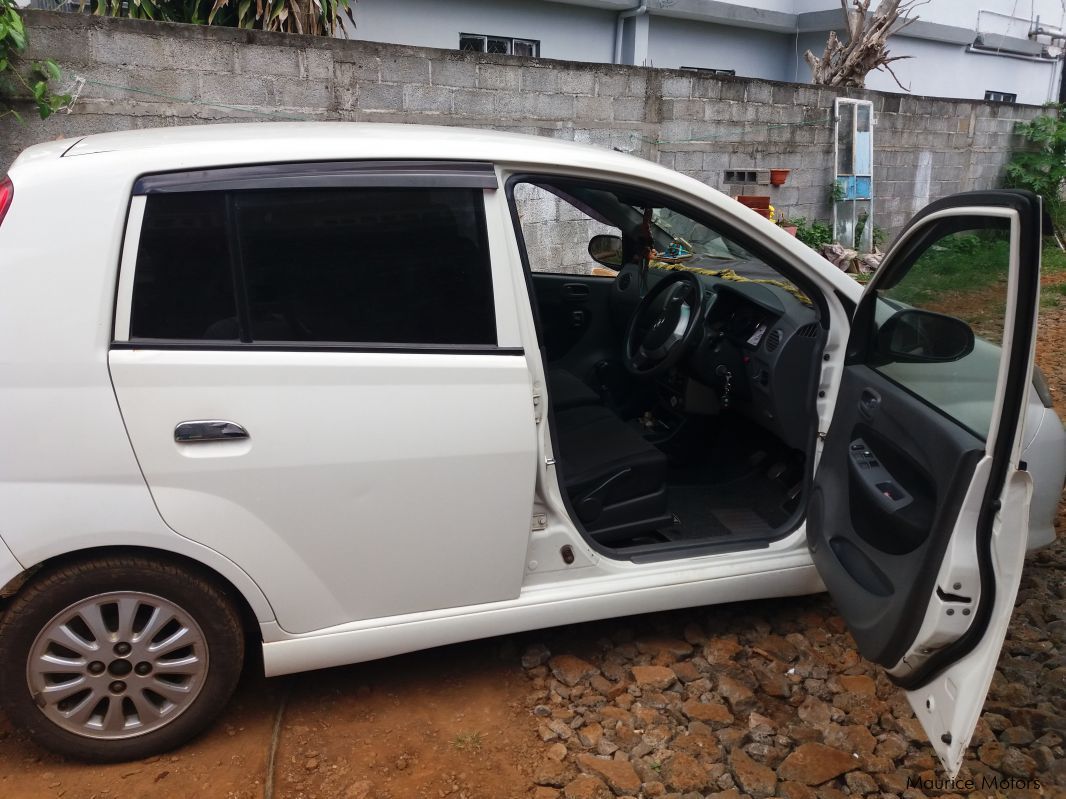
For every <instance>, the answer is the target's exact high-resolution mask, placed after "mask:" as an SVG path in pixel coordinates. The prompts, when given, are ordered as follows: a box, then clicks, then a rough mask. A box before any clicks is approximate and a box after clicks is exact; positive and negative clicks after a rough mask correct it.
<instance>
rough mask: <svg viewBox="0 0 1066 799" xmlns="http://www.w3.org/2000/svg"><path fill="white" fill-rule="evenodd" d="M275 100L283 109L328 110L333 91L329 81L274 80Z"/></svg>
mask: <svg viewBox="0 0 1066 799" xmlns="http://www.w3.org/2000/svg"><path fill="white" fill-rule="evenodd" d="M274 100H275V102H276V103H277V104H278V105H279V106H281V107H282V108H323V109H325V108H328V107H329V106H330V105H332V100H333V90H332V88H331V87H330V84H329V82H328V81H324V80H303V79H301V78H274Z"/></svg>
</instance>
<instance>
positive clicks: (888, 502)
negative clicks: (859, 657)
mask: <svg viewBox="0 0 1066 799" xmlns="http://www.w3.org/2000/svg"><path fill="white" fill-rule="evenodd" d="M871 395H874V396H876V397H877V401H876V403H875V404H873V407H872V408H871V407H870V406H871V403H870V401H869V400H870V396H871ZM944 421H945V420H944V417H943V416H941V415H940V414H939V413H937V412H936V411H935V410H933V409H932V408H930V407H929V406H928V405H926V404H925V403H923V402H922V401H921V400H918V399H917V398H915V397H913V396H911V395H910V394H908V393H906V392H904V391H901V390H900V389H899V387H898V386H896V385H895V384H893V383H892V382H890V381H889V380H888V379H886V378H885V377H883V376H881V375H880V374H878V373H877V372H876V371H875V370H873V369H870V368H867V367H865V366H855V367H848V368H847V369H846V370H845V372H844V375H843V378H842V381H841V386H840V394H839V398H838V405H837V412H836V414H835V416H834V421H833V429H832V430H831V431H830V434H829V436H827V437H826V442H825V448H824V450H823V453H822V465H821V467H820V468H819V472H818V480H817V484H816V487H815V490H814V495H813V496H812V499H811V503H812V505H811V513H810V521H809V524H808V534H807V536H808V544H809V546H810V549H811V553H812V556H813V557H814V560H815V563H816V564H818V565H819V566H820V567H821V568H820V571H821V572H822V576H823V579H824V581H825V583H826V588H828V589H829V591H830V593H831V594H832V595H833V597H834V598H835V599H836V600H837V602H838V603H839V604H840V605H841V607H846V608H847V614H846V618H847V621H848V626H849V628H850V630H851V633H852V635H853V636H854V637H855V642H856V643H857V644H858V646H859V650H860V651H861V652H862V653H863V655H864V656H865V657H866V658H867V659H869V660H872V661H873V662H875V663H878V664H880V665H882V666H885V667H888V668H891V667H893V666H895V665H896V664H897V663H898V662H899V660H900V658H902V657H903V655H904V654H905V653H906V651H907V647H908V645H909V644H910V643H911V642H912V641H913V640H914V637H915V635H916V634H917V632H918V627H920V626H921V623H922V618H923V617H924V615H925V607H926V605H927V604H928V597H929V594H930V593H931V592H932V583H933V581H935V579H936V575H937V571H938V569H939V564H940V560H941V559H942V557H943V554H944V547H945V545H946V542H947V540H948V538H949V537H950V535H951V531H952V530H953V529H954V526H955V521H956V517H957V514H958V509H959V507H960V505H961V503H962V498H963V497H964V496H965V494H966V491H967V489H968V488H969V486H970V482H971V480H972V478H973V473H974V468H975V467H976V464H977V462H978V461H979V460H980V458H981V456H982V455H983V454H984V442H983V441H981V440H980V439H979V438H977V437H976V436H974V435H973V434H972V433H970V432H969V431H967V430H964V429H963V428H961V427H960V426H958V425H956V424H944ZM886 492H888V494H891V495H894V496H888V495H886ZM836 564H839V566H836Z"/></svg>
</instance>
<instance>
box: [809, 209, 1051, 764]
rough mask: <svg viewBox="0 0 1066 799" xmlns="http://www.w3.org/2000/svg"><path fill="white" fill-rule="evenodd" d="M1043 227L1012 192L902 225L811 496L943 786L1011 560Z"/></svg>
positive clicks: (1022, 503)
mask: <svg viewBox="0 0 1066 799" xmlns="http://www.w3.org/2000/svg"><path fill="white" fill-rule="evenodd" d="M1040 225H1041V210H1040V200H1039V198H1038V197H1036V196H1035V195H1033V194H1029V193H1026V192H1017V191H993V192H975V193H968V194H958V195H954V196H952V197H948V198H946V199H944V200H940V201H938V202H935V203H932V204H931V205H929V206H928V207H927V208H925V209H924V210H923V211H922V212H921V213H920V214H919V215H918V216H917V217H915V218H914V220H912V221H911V223H910V225H909V226H908V228H907V229H906V230H905V231H904V232H903V234H902V235H901V236H900V238H899V240H898V241H897V242H896V244H895V245H894V246H893V248H892V250H891V251H890V252H889V254H888V257H887V258H886V259H885V262H884V264H883V266H882V267H881V269H880V271H879V272H878V273H877V276H876V277H875V278H874V280H873V281H871V283H870V285H869V286H868V288H867V290H866V292H865V294H864V295H863V298H862V301H861V302H860V304H859V307H858V309H857V310H856V313H855V317H854V319H853V324H852V331H851V338H850V340H849V342H848V352H847V359H846V361H845V367H844V370H843V374H842V377H841V384H840V392H839V394H838V396H837V404H836V410H835V412H834V416H833V423H832V427H831V429H830V430H829V433H828V435H827V436H826V439H825V443H824V449H823V452H822V456H821V461H820V464H819V468H818V473H817V476H816V479H815V486H814V491H813V493H812V497H811V505H810V513H809V518H808V537H809V546H810V549H811V553H812V557H813V559H814V562H815V565H816V566H817V568H818V571H819V572H820V573H821V576H822V579H823V581H824V582H825V584H826V587H827V588H828V589H829V593H830V594H831V595H832V596H833V599H834V600H835V602H836V604H837V607H838V608H839V610H840V613H841V615H842V616H843V617H844V620H845V621H846V622H847V624H848V627H849V628H850V630H851V632H852V635H853V636H854V637H855V641H856V643H857V644H858V648H859V651H860V652H861V653H862V654H863V655H864V656H865V657H866V658H868V659H869V660H871V661H873V662H875V663H878V664H879V665H881V666H883V667H884V668H885V669H886V670H887V672H888V674H889V676H890V678H891V679H892V680H893V681H894V682H895V683H896V684H898V685H899V686H901V687H902V688H904V689H906V691H907V696H908V699H909V700H910V703H911V705H912V707H913V708H914V711H915V713H916V714H917V716H918V719H919V720H920V721H921V722H922V725H923V726H924V727H925V730H926V733H927V734H928V735H929V740H930V741H931V742H932V744H933V748H934V749H935V750H936V752H937V754H938V755H939V756H940V760H941V762H942V763H943V765H944V768H945V770H946V771H947V772H948V774H949V775H950V776H952V777H954V776H955V774H956V773H957V772H958V770H959V767H960V766H961V764H962V759H963V753H964V751H965V749H966V746H967V745H968V743H969V740H970V737H971V735H972V734H973V730H974V727H975V726H976V724H977V720H978V718H979V716H980V713H981V707H982V705H983V704H984V698H985V694H986V693H987V691H988V686H989V684H990V682H991V680H992V675H993V672H994V670H995V666H996V661H997V658H998V656H999V650H1000V647H1001V646H1002V644H1003V638H1004V636H1005V634H1006V628H1007V623H1008V621H1009V620H1010V615H1011V609H1012V608H1013V605H1014V599H1015V595H1016V593H1017V590H1018V583H1019V580H1020V577H1021V568H1022V562H1023V558H1024V555H1025V547H1026V539H1027V536H1028V518H1029V496H1030V493H1031V481H1030V478H1029V475H1028V474H1027V473H1026V472H1025V465H1024V464H1022V463H1019V456H1020V453H1021V451H1022V444H1023V439H1022V435H1021V429H1020V428H1021V425H1022V421H1023V419H1024V413H1023V408H1024V407H1025V400H1026V396H1027V392H1028V387H1029V385H1030V382H1031V380H1032V377H1031V372H1032V361H1033V342H1034V333H1035V327H1036V309H1037V295H1038V290H1039V271H1040Z"/></svg>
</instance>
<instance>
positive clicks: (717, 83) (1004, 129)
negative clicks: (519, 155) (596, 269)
mask: <svg viewBox="0 0 1066 799" xmlns="http://www.w3.org/2000/svg"><path fill="white" fill-rule="evenodd" d="M26 23H27V28H28V34H29V40H30V53H29V56H30V57H31V58H43V57H51V58H55V59H56V60H57V61H58V62H59V63H60V64H61V66H62V68H63V71H64V75H65V77H73V76H78V77H80V78H84V80H85V83H84V85H83V86H82V88H81V92H80V95H79V98H78V101H77V103H76V104H75V106H74V108H73V111H72V112H71V113H69V114H67V113H60V114H57V115H55V116H53V117H52V118H50V119H48V120H46V121H44V122H41V121H40V120H38V119H37V118H36V115H35V114H33V113H32V108H31V107H30V106H29V105H28V104H26V105H25V109H24V110H25V111H26V113H24V114H23V116H24V119H25V120H26V121H25V122H24V123H22V124H20V123H18V122H16V121H14V120H13V119H12V118H10V117H7V118H4V119H3V120H0V170H2V169H5V168H6V167H7V166H8V165H9V164H10V163H11V161H13V160H14V158H15V156H16V155H17V154H18V152H19V151H21V150H22V149H24V148H25V147H27V146H29V145H31V144H34V143H36V142H39V141H44V140H48V139H55V138H60V137H68V136H84V135H86V134H91V133H96V132H101V131H111V130H125V129H130V128H142V127H157V126H167V125H184V124H198V123H210V122H220V121H234V120H248V121H256V120H266V119H273V120H279V119H280V120H284V119H340V120H353V121H382V122H425V123H434V124H445V125H469V126H476V127H485V128H495V129H500V130H509V131H516V132H524V133H531V134H537V135H542V136H552V137H558V138H564V139H571V140H575V141H580V142H587V143H591V144H593V145H597V146H601V147H612V148H615V149H618V150H622V151H626V152H631V153H634V154H636V155H639V156H641V157H644V158H649V159H651V160H656V161H659V162H661V163H662V164H664V165H666V166H669V167H672V168H674V169H678V170H680V171H682V172H685V173H687V174H689V175H692V176H694V177H696V178H698V179H699V180H701V181H703V182H705V183H707V184H709V185H711V186H715V187H717V188H722V189H723V190H726V191H730V189H731V188H732V187H728V186H724V185H723V183H722V181H723V178H724V172H725V170H727V169H752V168H769V167H785V168H788V169H791V170H792V173H791V175H790V177H789V180H788V182H787V184H786V185H785V186H782V187H780V188H773V189H770V190H769V191H768V192H767V193H769V194H771V196H772V198H773V199H772V202H773V203H774V205H775V206H776V207H777V208H778V209H779V211H780V212H782V213H783V214H785V215H788V216H804V217H807V218H814V219H819V218H820V219H827V218H828V217H829V215H830V212H831V209H830V206H829V204H828V191H829V183H830V181H831V179H832V174H833V170H832V158H833V145H832V109H833V102H834V99H835V98H836V97H837V96H838V95H841V94H844V95H846V96H851V97H860V98H864V99H869V100H872V101H873V103H874V111H875V115H876V119H877V126H876V127H875V129H874V148H875V151H874V165H875V169H874V179H875V195H876V199H875V205H874V215H875V224H877V225H878V226H880V227H883V228H885V229H886V230H888V231H889V232H890V233H891V232H894V231H895V230H897V229H898V228H899V227H900V226H901V225H902V224H903V223H904V222H905V221H906V219H907V218H909V217H910V216H911V215H912V214H913V213H914V212H915V211H917V210H918V209H919V208H920V207H921V206H922V205H924V204H925V203H926V202H928V201H929V200H931V199H935V198H936V197H939V196H942V195H944V194H948V193H951V192H954V191H961V190H966V189H979V188H989V187H992V186H995V185H997V184H998V182H999V180H1000V178H1001V176H1002V170H1003V166H1004V164H1005V163H1006V161H1007V160H1008V159H1009V157H1010V152H1011V150H1012V148H1013V147H1015V146H1017V144H1018V142H1017V139H1016V137H1014V135H1013V133H1012V131H1013V129H1014V125H1015V123H1016V122H1017V121H1018V120H1027V119H1031V118H1032V117H1034V116H1036V115H1037V114H1039V113H1040V109H1039V108H1037V107H1034V106H1015V105H1002V104H991V103H980V102H973V101H954V100H944V99H935V98H926V97H913V96H909V95H902V96H901V95H895V94H882V93H878V92H866V91H846V92H836V91H832V90H828V89H824V88H820V87H817V86H810V85H799V84H789V83H774V82H767V81H756V80H747V79H742V78H726V77H723V78H705V77H697V76H694V75H692V74H691V73H686V72H682V71H675V70H662V69H651V68H642V67H627V66H613V65H606V64H587V63H577V62H566V61H551V60H546V59H528V58H518V57H512V56H495V55H486V54H474V53H460V52H458V51H454V50H435V49H427V48H415V47H407V46H401V45H388V44H377V43H370V42H362V41H349V40H344V39H323V38H316V37H309V36H295V35H285V34H272V33H264V32H262V31H244V30H234V29H229V28H211V27H202V26H194V25H176V24H168V23H154V22H146V21H135V20H116V19H108V18H97V17H89V16H85V15H81V14H71V13H50V12H27V13H26ZM732 193H737V192H735V191H734V192H732ZM748 193H751V192H748ZM759 193H763V192H762V190H761V189H760V192H759ZM559 213H565V212H564V211H557V214H559ZM546 221H547V220H546ZM555 221H560V220H559V219H558V217H557V218H556V220H555ZM565 221H569V222H574V221H575V220H565ZM545 246H552V245H551V244H550V243H545Z"/></svg>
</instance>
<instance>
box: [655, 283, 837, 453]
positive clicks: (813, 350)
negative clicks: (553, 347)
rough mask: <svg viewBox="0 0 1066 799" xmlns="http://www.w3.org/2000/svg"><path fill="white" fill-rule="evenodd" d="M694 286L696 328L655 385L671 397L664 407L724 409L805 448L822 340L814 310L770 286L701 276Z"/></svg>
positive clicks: (701, 410) (696, 410)
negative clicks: (698, 309)
mask: <svg viewBox="0 0 1066 799" xmlns="http://www.w3.org/2000/svg"><path fill="white" fill-rule="evenodd" d="M700 281H701V283H703V285H704V295H703V303H704V313H703V322H702V327H703V329H702V330H701V331H698V332H697V338H696V341H695V344H694V346H693V348H692V349H691V351H690V353H689V355H688V358H687V360H686V361H685V362H683V363H682V364H681V365H680V367H679V368H678V369H676V370H675V373H674V374H672V375H668V376H667V378H666V379H665V380H663V381H660V382H661V387H662V388H663V389H665V390H667V391H670V392H673V394H674V396H673V397H669V398H668V401H669V402H670V405H671V407H672V408H673V409H674V410H675V411H680V412H688V413H719V412H721V411H723V410H732V411H735V412H738V413H741V414H743V415H745V416H747V417H749V418H750V419H751V420H752V421H754V422H756V423H758V424H759V425H760V426H761V427H763V428H765V429H767V430H769V431H770V432H772V433H774V434H775V435H776V436H778V437H779V438H781V439H782V440H784V441H785V442H786V443H787V444H788V445H789V446H792V447H794V448H796V449H803V448H805V447H806V446H807V443H808V442H807V437H808V436H809V434H810V415H809V407H810V406H809V403H810V401H811V398H812V396H813V391H814V388H815V385H814V381H815V380H816V375H817V357H818V356H817V353H818V352H819V351H820V346H821V342H822V340H823V331H822V329H821V327H820V326H819V323H818V314H817V312H816V311H815V310H814V309H813V308H811V307H810V306H808V305H807V304H806V303H804V302H802V301H801V300H800V299H798V298H797V297H795V296H794V295H792V294H791V293H789V292H788V291H787V290H786V289H784V288H782V287H778V286H775V285H770V284H766V283H755V282H738V281H733V280H728V279H723V278H715V277H707V276H701V277H700ZM693 384H695V385H693ZM707 389H709V391H708V390H707ZM701 398H702V399H701ZM716 406H717V407H716Z"/></svg>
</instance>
